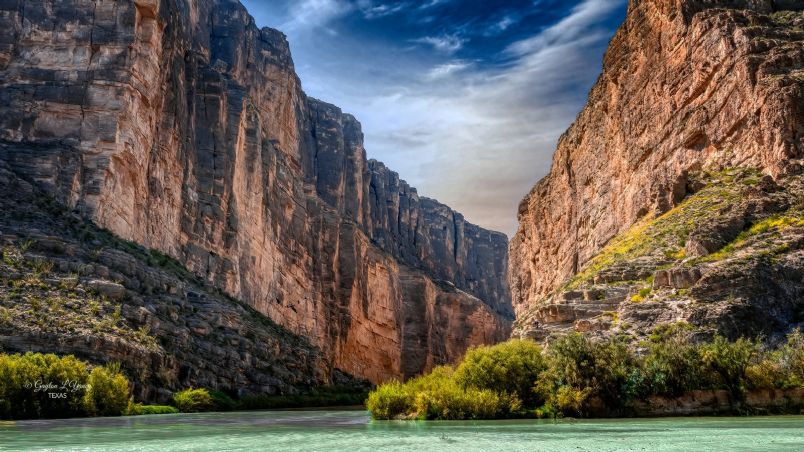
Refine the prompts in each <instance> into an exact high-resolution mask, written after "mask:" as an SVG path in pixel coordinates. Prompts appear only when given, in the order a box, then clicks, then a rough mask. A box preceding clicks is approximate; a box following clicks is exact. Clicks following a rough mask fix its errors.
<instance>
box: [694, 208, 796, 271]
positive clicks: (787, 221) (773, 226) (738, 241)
mask: <svg viewBox="0 0 804 452" xmlns="http://www.w3.org/2000/svg"><path fill="white" fill-rule="evenodd" d="M790 227H804V216H801V215H800V214H795V213H792V212H791V214H790V215H778V216H774V217H770V218H766V219H764V220H761V221H758V222H756V223H754V224H753V225H752V226H751V227H750V228H748V229H747V230H745V231H743V232H741V233H740V234H739V235H738V236H737V238H735V239H734V240H733V241H732V242H731V243H729V244H727V245H726V246H724V247H723V248H721V249H720V250H718V251H716V252H714V253H712V254H710V255H708V256H704V257H702V258H700V259H697V262H713V261H719V260H723V259H725V258H726V257H728V256H730V255H731V254H733V253H734V252H735V251H737V250H738V249H740V248H741V247H743V246H744V245H746V244H747V243H749V242H750V241H751V239H753V238H755V237H756V236H758V235H761V234H765V233H768V232H781V231H784V230H785V229H787V228H790ZM781 251H785V250H781Z"/></svg>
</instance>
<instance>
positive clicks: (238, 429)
mask: <svg viewBox="0 0 804 452" xmlns="http://www.w3.org/2000/svg"><path fill="white" fill-rule="evenodd" d="M0 450H26V451H28V450H47V451H65V450H88V451H109V450H119V451H159V452H168V451H191V450H193V451H195V450H214V451H224V450H226V451H250V452H256V451H261V450H277V451H294V450H303V451H315V450H319V451H330V450H344V451H349V452H354V451H372V452H380V451H394V450H400V451H417V452H424V451H437V452H447V451H472V450H482V451H494V450H505V451H518V450H521V451H541V450H543V451H607V450H644V451H665V450H679V451H682V450H683V451H749V450H750V451H754V450H756V451H769V450H779V451H788V450H789V451H799V452H800V451H804V416H773V417H740V418H663V419H612V420H572V419H565V420H560V421H549V420H538V421H537V420H518V421H482V422H404V421H382V422H379V421H371V420H370V419H369V416H368V414H367V413H366V412H365V411H362V410H353V411H349V410H326V411H313V410H305V411H260V412H237V413H204V414H179V415H162V416H139V417H123V418H95V419H69V420H51V421H20V422H13V423H12V422H0Z"/></svg>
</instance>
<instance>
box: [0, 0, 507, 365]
mask: <svg viewBox="0 0 804 452" xmlns="http://www.w3.org/2000/svg"><path fill="white" fill-rule="evenodd" d="M0 26H1V27H2V31H0V73H2V78H1V79H0V80H1V81H0V159H2V160H5V161H6V162H8V164H9V165H10V167H11V168H12V169H13V171H15V172H16V173H17V174H19V175H21V176H22V177H24V178H26V179H27V180H30V181H33V182H35V183H36V184H37V185H38V186H40V187H43V188H44V189H46V190H47V192H48V193H50V194H51V195H53V196H55V197H57V198H58V200H59V201H60V202H62V203H64V204H66V205H68V206H70V207H71V208H73V209H74V210H75V211H76V212H78V213H80V214H81V215H83V216H84V217H86V218H89V219H92V220H93V221H95V222H96V223H97V224H99V225H100V226H102V227H105V228H108V229H109V230H110V231H112V232H114V233H115V234H117V235H119V236H120V237H122V238H124V239H128V240H132V241H135V242H137V243H139V244H142V245H144V246H146V247H149V248H153V249H157V250H160V251H162V252H164V253H166V254H167V255H169V256H171V257H173V258H176V259H177V260H178V261H180V262H181V263H182V264H184V265H186V266H187V267H188V268H189V269H190V270H192V271H193V272H194V273H195V274H197V275H199V276H200V277H201V278H202V279H204V280H206V281H209V282H210V283H212V284H213V285H214V286H216V287H219V288H221V289H222V290H224V291H225V292H226V293H228V294H230V295H232V296H234V297H236V298H238V299H241V300H243V301H245V302H246V303H248V304H249V305H250V306H252V307H253V308H254V309H256V310H257V311H259V312H260V313H262V314H264V315H267V316H269V317H270V318H271V319H274V320H275V321H276V322H278V323H279V324H281V325H283V326H285V327H287V328H288V329H290V330H291V331H293V332H294V333H297V334H301V335H303V336H306V337H308V338H310V340H311V342H312V343H313V344H314V345H316V346H318V347H320V348H321V350H322V355H323V357H324V360H325V361H326V362H327V363H328V364H327V366H325V367H327V368H328V369H330V368H333V367H337V368H340V369H343V370H345V371H347V372H350V373H353V374H355V375H358V376H363V377H367V378H370V379H372V380H373V381H381V380H384V379H387V378H390V377H408V376H411V375H414V374H417V373H419V372H421V371H423V370H426V369H428V368H429V367H430V366H432V365H434V364H437V363H443V362H447V361H451V360H454V359H456V358H458V357H459V356H460V355H461V354H462V353H463V351H464V350H465V349H466V347H468V346H470V345H474V344H481V343H488V342H495V341H498V340H500V339H503V338H504V337H506V336H507V335H508V332H509V328H510V321H509V320H508V319H509V318H510V317H511V314H512V309H511V306H510V293H509V291H508V289H507V284H506V281H505V280H506V271H507V240H506V237H505V236H504V235H502V234H499V233H494V232H490V231H485V230H483V229H481V228H478V227H476V226H474V225H471V224H469V223H467V222H466V221H465V220H464V219H463V217H462V216H461V215H460V214H457V213H455V212H453V211H452V210H451V209H449V208H448V207H446V206H443V205H441V204H438V203H437V202H435V201H431V200H428V199H426V198H420V197H419V196H418V194H417V193H416V191H415V189H412V188H410V187H409V186H408V185H407V184H405V183H404V181H401V180H399V177H398V175H396V174H395V173H393V172H391V171H389V170H387V169H386V168H385V167H383V166H382V165H381V164H379V163H376V162H369V161H367V160H366V157H365V151H364V149H363V144H362V134H361V131H360V125H359V123H357V121H356V120H355V119H354V118H353V117H351V116H349V115H345V114H343V113H342V112H341V111H340V110H339V109H337V108H336V107H334V106H331V105H328V104H325V103H323V102H319V101H317V100H314V99H310V98H308V97H307V96H306V95H305V94H304V93H303V91H302V90H301V84H300V82H299V79H298V78H297V76H296V75H295V73H294V70H293V63H292V60H291V56H290V51H289V47H288V43H287V41H286V40H285V37H284V35H282V34H281V33H280V32H278V31H276V30H272V29H268V28H263V29H258V28H257V27H256V26H255V25H254V21H253V19H252V18H251V17H250V16H249V15H248V13H247V11H246V10H245V8H243V7H242V5H240V3H239V2H237V1H234V0H204V1H189V0H166V1H155V0H135V1H133V2H132V1H109V0H59V1H55V2H50V1H48V2H44V1H34V2H31V1H22V0H9V1H4V2H0Z"/></svg>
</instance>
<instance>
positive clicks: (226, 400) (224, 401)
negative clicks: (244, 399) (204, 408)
mask: <svg viewBox="0 0 804 452" xmlns="http://www.w3.org/2000/svg"><path fill="white" fill-rule="evenodd" d="M209 396H210V397H212V408H213V410H214V411H232V410H234V409H237V402H235V401H234V399H232V398H231V397H229V395H228V394H226V393H225V392H222V391H209Z"/></svg>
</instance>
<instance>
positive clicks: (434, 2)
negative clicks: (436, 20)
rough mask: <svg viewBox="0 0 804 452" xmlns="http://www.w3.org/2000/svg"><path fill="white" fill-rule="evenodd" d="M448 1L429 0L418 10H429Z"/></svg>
mask: <svg viewBox="0 0 804 452" xmlns="http://www.w3.org/2000/svg"><path fill="white" fill-rule="evenodd" d="M448 1H449V0H430V1H429V2H427V3H424V4H422V5H421V6H419V9H429V8H432V7H434V6H437V5H440V4H442V3H447V2H448Z"/></svg>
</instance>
